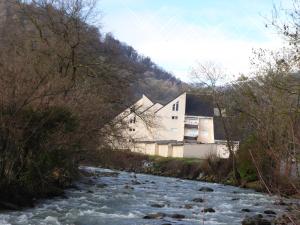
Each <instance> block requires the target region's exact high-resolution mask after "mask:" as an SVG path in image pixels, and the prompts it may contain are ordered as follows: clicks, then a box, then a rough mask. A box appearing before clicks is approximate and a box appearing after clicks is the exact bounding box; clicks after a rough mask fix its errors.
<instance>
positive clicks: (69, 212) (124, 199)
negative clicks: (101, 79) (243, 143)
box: [0, 167, 283, 225]
mask: <svg viewBox="0 0 300 225" xmlns="http://www.w3.org/2000/svg"><path fill="white" fill-rule="evenodd" d="M81 169H83V170H86V171H90V172H93V173H94V176H91V177H86V178H83V179H81V180H80V181H78V182H77V183H76V186H75V188H72V189H68V190H66V196H65V197H57V198H54V199H51V200H43V201H41V202H40V203H39V204H37V205H36V207H35V208H29V209H25V210H22V211H12V212H2V213H1V214H0V224H1V225H2V224H3V225H4V224H5V225H6V224H22V225H24V224H32V225H44V224H45V225H46V224H47V225H60V224H65V225H67V224H68V225H102V224H103V225H146V224H149V225H154V224H155V225H156V224H159V225H163V224H178V225H179V224H180V225H187V224H191V225H192V224H198V225H199V224H207V225H208V224H230V225H235V224H241V221H242V219H243V218H244V217H245V216H246V215H254V214H258V213H261V214H264V211H265V210H272V211H274V212H276V213H277V214H280V213H281V212H282V210H283V209H282V208H281V207H282V206H278V205H274V202H275V201H276V197H274V196H268V195H266V194H262V193H257V192H255V191H252V190H247V189H241V188H237V187H232V186H225V185H221V184H213V183H205V182H199V181H190V180H181V179H176V178H168V177H159V176H152V175H145V174H133V173H127V172H114V171H111V170H107V169H101V168H93V167H84V168H81ZM204 186H205V187H208V188H211V189H213V190H214V191H213V192H202V191H199V189H200V188H201V187H204ZM195 198H201V199H203V200H204V202H201V201H200V202H195V200H194V199H195ZM193 200H194V201H193ZM198 201H199V200H198ZM209 207H211V208H213V209H214V210H215V212H212V213H203V212H201V211H202V210H203V209H204V208H209ZM242 209H249V210H250V212H242ZM155 213H161V214H159V215H160V217H161V218H156V219H145V218H144V217H145V216H146V215H148V214H155ZM176 214H180V215H179V216H178V215H176ZM174 215H175V216H174ZM181 215H184V216H185V218H172V217H180V216H181ZM264 216H265V217H266V218H267V217H270V216H272V215H265V214H264ZM181 217H182V216H181Z"/></svg>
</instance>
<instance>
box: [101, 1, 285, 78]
mask: <svg viewBox="0 0 300 225" xmlns="http://www.w3.org/2000/svg"><path fill="white" fill-rule="evenodd" d="M289 2H290V1H288V0H98V1H97V3H98V5H97V7H98V8H99V11H100V13H101V21H100V22H101V30H102V32H104V33H107V32H110V33H112V34H113V35H114V37H116V38H117V39H119V40H120V41H122V42H125V43H127V44H128V45H131V46H132V47H133V48H135V49H136V50H137V51H138V52H139V53H140V54H142V55H144V56H149V57H150V58H151V59H152V61H154V62H155V63H156V64H158V65H159V66H161V67H162V68H164V69H165V70H167V71H169V72H171V73H172V74H174V75H175V76H176V77H177V78H179V79H181V80H183V81H189V80H190V72H191V69H192V68H194V67H196V65H197V63H207V62H214V63H215V64H218V65H220V66H221V67H222V68H223V69H224V71H226V74H229V76H231V77H232V78H233V77H236V76H237V75H238V74H240V73H244V74H247V73H249V72H250V71H251V70H252V68H251V65H250V61H249V58H250V57H251V56H253V55H252V50H253V49H258V48H265V49H276V48H278V47H279V46H281V45H282V40H281V38H280V36H279V35H278V34H277V33H276V32H275V31H274V30H273V29H271V28H269V27H270V26H269V27H268V28H266V27H265V24H270V21H271V19H272V9H273V7H274V5H276V6H277V7H279V8H280V7H283V8H284V7H285V6H286V5H287V4H289Z"/></svg>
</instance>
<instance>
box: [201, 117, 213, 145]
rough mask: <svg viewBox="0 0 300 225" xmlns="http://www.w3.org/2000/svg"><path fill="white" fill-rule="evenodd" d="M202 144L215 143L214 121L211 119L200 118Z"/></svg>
mask: <svg viewBox="0 0 300 225" xmlns="http://www.w3.org/2000/svg"><path fill="white" fill-rule="evenodd" d="M197 141H199V142H201V143H214V142H215V140H214V120H213V118H209V117H206V118H205V117H200V118H199V125H198V139H197Z"/></svg>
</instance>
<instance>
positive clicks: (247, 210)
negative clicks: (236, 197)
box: [241, 209, 251, 212]
mask: <svg viewBox="0 0 300 225" xmlns="http://www.w3.org/2000/svg"><path fill="white" fill-rule="evenodd" d="M241 211H242V212H251V210H250V209H242V210H241Z"/></svg>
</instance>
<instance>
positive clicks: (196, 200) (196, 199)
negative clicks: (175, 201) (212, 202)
mask: <svg viewBox="0 0 300 225" xmlns="http://www.w3.org/2000/svg"><path fill="white" fill-rule="evenodd" d="M192 201H193V202H204V199H203V198H194V199H193V200H192Z"/></svg>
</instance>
